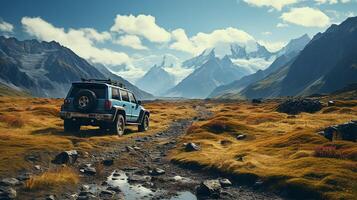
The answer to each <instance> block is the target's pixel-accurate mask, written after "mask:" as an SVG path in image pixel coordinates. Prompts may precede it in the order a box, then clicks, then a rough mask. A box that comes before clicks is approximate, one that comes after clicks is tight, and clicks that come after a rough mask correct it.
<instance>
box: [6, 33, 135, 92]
mask: <svg viewBox="0 0 357 200" xmlns="http://www.w3.org/2000/svg"><path fill="white" fill-rule="evenodd" d="M80 78H98V79H105V78H107V77H106V76H105V75H104V74H103V73H101V72H100V71H99V70H97V69H96V68H95V67H93V66H92V65H90V64H89V63H88V62H87V61H86V60H84V59H82V58H81V57H79V56H77V55H76V54H75V53H74V52H73V51H71V50H70V49H68V48H66V47H63V46H61V45H60V44H59V43H57V42H54V41H52V42H38V41H37V40H25V41H18V40H17V39H16V38H5V37H2V36H0V80H1V81H2V82H5V83H10V84H13V85H14V86H16V87H19V88H21V89H24V90H26V91H28V92H29V93H31V94H32V95H34V96H42V97H64V96H65V95H66V94H67V91H68V89H69V87H70V85H71V82H73V81H78V80H80ZM129 85H131V84H130V83H129Z"/></svg>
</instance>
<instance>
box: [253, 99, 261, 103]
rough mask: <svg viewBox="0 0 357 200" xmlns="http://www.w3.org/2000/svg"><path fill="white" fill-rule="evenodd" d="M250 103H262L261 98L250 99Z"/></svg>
mask: <svg viewBox="0 0 357 200" xmlns="http://www.w3.org/2000/svg"><path fill="white" fill-rule="evenodd" d="M252 103H255V104H258V103H262V100H261V99H252Z"/></svg>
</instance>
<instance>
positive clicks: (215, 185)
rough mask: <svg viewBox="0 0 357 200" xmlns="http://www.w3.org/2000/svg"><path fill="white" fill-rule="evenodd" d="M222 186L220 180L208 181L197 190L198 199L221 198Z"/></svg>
mask: <svg viewBox="0 0 357 200" xmlns="http://www.w3.org/2000/svg"><path fill="white" fill-rule="evenodd" d="M221 189H222V186H221V184H220V182H219V180H206V181H203V182H202V183H201V184H200V186H198V187H197V188H196V194H197V196H198V197H213V198H219V196H220V194H221Z"/></svg>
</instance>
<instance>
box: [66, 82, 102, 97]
mask: <svg viewBox="0 0 357 200" xmlns="http://www.w3.org/2000/svg"><path fill="white" fill-rule="evenodd" d="M106 88H107V87H106V86H105V85H89V84H86V85H77V84H76V85H73V86H72V89H71V92H70V94H69V95H68V97H74V96H75V95H76V94H77V93H78V92H79V90H84V89H87V90H91V91H92V92H94V93H95V96H97V98H98V99H105V98H106V96H105V95H106V92H105V91H106Z"/></svg>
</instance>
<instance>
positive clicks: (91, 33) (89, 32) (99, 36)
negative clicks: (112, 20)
mask: <svg viewBox="0 0 357 200" xmlns="http://www.w3.org/2000/svg"><path fill="white" fill-rule="evenodd" d="M79 30H81V31H83V32H84V34H85V36H86V37H87V38H89V39H92V40H95V41H97V42H104V41H106V40H110V39H111V38H112V37H111V35H110V33H108V32H107V31H104V32H101V33H99V32H98V31H97V30H95V29H93V28H82V29H79Z"/></svg>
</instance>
